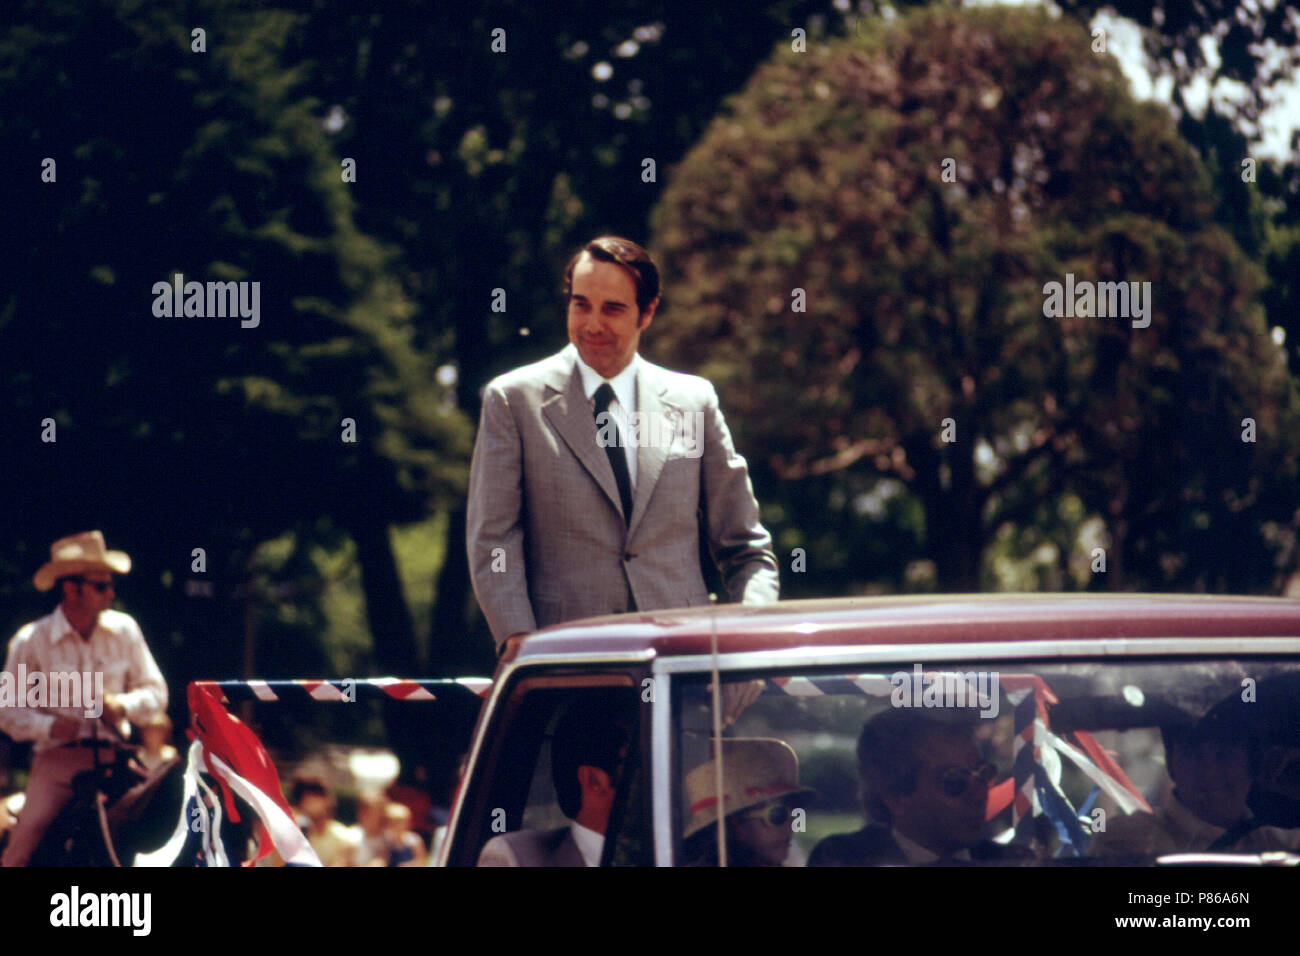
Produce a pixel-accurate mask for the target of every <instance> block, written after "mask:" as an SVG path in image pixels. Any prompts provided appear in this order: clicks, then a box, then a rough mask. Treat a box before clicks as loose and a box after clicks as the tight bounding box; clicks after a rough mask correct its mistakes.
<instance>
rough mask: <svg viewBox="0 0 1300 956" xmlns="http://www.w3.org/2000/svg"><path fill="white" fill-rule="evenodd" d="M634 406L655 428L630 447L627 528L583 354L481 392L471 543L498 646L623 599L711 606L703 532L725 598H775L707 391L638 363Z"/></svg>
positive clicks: (740, 472)
mask: <svg viewBox="0 0 1300 956" xmlns="http://www.w3.org/2000/svg"><path fill="white" fill-rule="evenodd" d="M637 406H638V408H637V411H638V417H639V419H640V420H641V421H642V422H644V423H646V424H647V425H650V426H653V427H647V428H646V429H645V432H647V435H645V436H643V438H642V440H641V441H640V442H639V443H638V445H637V447H636V448H635V452H636V454H637V456H638V457H637V479H636V486H635V488H634V489H633V504H632V520H631V525H630V526H628V525H627V524H625V522H624V519H623V509H622V505H621V503H620V501H619V495H618V486H617V484H616V483H615V481H614V471H613V469H612V468H611V467H610V464H609V459H608V457H607V456H606V453H605V450H604V449H603V448H601V447H600V445H599V444H598V442H597V435H596V424H595V422H594V420H593V418H592V404H591V403H590V402H589V401H588V399H587V397H586V395H585V394H584V393H583V389H582V376H581V375H580V374H579V372H578V367H577V350H576V349H575V348H574V347H573V346H572V345H570V346H568V347H566V348H565V349H563V350H562V351H560V352H559V353H557V354H555V355H552V356H551V357H550V358H547V359H543V360H542V361H540V362H535V363H534V364H532V365H526V366H524V367H523V368H519V369H516V370H514V371H513V372H508V373H506V374H505V375H502V376H500V377H499V378H496V379H494V380H493V381H492V382H491V383H489V384H488V386H487V389H486V391H485V392H484V395H483V414H482V418H481V420H480V423H479V431H478V439H477V441H476V443H475V445H474V460H473V464H472V466H471V469H470V486H469V509H468V511H469V514H468V529H467V530H468V533H467V536H466V537H467V544H468V548H469V566H470V573H471V575H472V578H473V582H474V593H475V594H476V595H477V597H478V602H479V606H480V607H482V609H483V613H484V615H485V616H486V617H487V621H488V625H489V626H490V627H491V629H492V634H493V636H494V637H495V638H496V641H497V645H498V646H500V645H501V643H502V642H503V641H505V639H506V638H507V637H509V636H510V635H511V634H514V633H517V632H520V631H533V630H536V629H537V628H539V627H545V626H546V625H548V624H556V623H559V622H561V621H569V620H574V619H576V618H582V617H591V616H594V615H599V614H617V613H622V612H624V611H628V610H631V609H632V608H631V605H630V603H629V599H631V600H634V601H635V607H636V609H637V610H641V611H648V610H656V609H660V608H670V607H687V606H693V605H700V604H707V603H708V602H709V594H708V590H707V588H706V586H705V582H704V576H703V572H702V569H701V567H700V549H699V540H700V528H701V523H703V527H704V530H705V533H706V537H707V539H708V542H709V546H710V549H711V550H712V552H713V555H714V557H715V559H716V561H717V563H718V566H719V568H720V569H721V571H722V574H723V578H724V580H725V582H726V588H727V594H728V596H729V598H730V600H732V601H736V602H744V603H765V602H769V601H775V600H776V599H777V595H778V590H779V580H778V576H777V565H776V556H775V555H774V554H773V552H772V539H771V536H770V535H769V534H768V533H767V531H766V530H765V529H764V528H763V526H762V524H761V523H760V522H759V516H758V502H757V501H755V500H754V490H753V486H752V485H751V484H750V481H749V470H748V468H747V466H746V465H745V459H744V458H742V457H741V456H740V455H739V454H737V453H736V449H735V447H734V446H733V445H732V443H731V433H730V432H729V431H728V430H727V424H726V422H725V421H724V420H723V417H722V412H721V411H720V410H719V408H718V396H717V393H716V392H715V391H714V389H713V386H712V385H711V384H710V383H709V382H708V381H706V380H705V379H702V378H700V377H698V376H695V375H684V374H681V373H678V372H670V371H668V370H667V369H664V368H661V367H659V366H657V365H652V364H651V363H649V362H646V361H645V360H644V359H643V360H642V361H641V366H640V371H639V373H638V374H637ZM624 438H625V440H626V441H628V442H629V444H630V443H631V441H632V439H633V436H632V435H631V434H629V435H626V436H624ZM632 450H633V449H631V448H629V449H628V451H629V452H631V451H632Z"/></svg>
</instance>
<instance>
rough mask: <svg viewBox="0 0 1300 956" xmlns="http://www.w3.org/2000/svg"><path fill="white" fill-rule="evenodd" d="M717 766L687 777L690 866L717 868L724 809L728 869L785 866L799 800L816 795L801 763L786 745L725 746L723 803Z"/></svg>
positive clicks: (753, 741) (740, 741)
mask: <svg viewBox="0 0 1300 956" xmlns="http://www.w3.org/2000/svg"><path fill="white" fill-rule="evenodd" d="M717 770H718V768H717V763H716V761H715V759H710V760H709V761H707V762H706V763H704V764H701V765H700V766H698V767H696V768H695V769H694V770H692V771H691V772H690V773H688V774H687V775H686V801H687V811H688V813H689V814H690V818H689V819H688V821H687V823H686V830H685V833H684V834H683V837H684V842H683V846H682V857H683V860H684V862H685V863H686V864H687V865H688V866H689V865H693V866H717V865H718V861H719V859H720V855H719V852H718V842H719V841H718V833H717V822H718V816H719V809H721V811H722V813H723V814H724V815H725V817H726V824H725V825H726V828H727V832H726V847H727V865H728V866H783V865H787V864H788V862H789V857H790V840H791V836H792V834H793V832H794V831H793V826H792V825H791V817H792V810H793V805H794V798H795V797H796V796H807V795H809V794H812V793H813V790H812V789H811V788H809V787H801V786H799V758H798V756H797V755H796V754H795V752H794V750H793V749H792V748H791V747H790V745H789V744H787V743H786V742H785V741H783V740H775V739H770V738H763V737H753V738H745V737H731V738H724V739H723V741H722V771H723V782H722V791H721V799H719V790H718V783H717V776H718V775H717Z"/></svg>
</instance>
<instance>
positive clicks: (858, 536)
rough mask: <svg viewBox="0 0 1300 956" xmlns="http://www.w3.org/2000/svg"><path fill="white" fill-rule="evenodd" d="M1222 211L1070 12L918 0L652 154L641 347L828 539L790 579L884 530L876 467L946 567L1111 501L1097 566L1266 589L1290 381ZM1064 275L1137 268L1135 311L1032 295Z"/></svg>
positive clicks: (828, 571) (960, 582)
mask: <svg viewBox="0 0 1300 956" xmlns="http://www.w3.org/2000/svg"><path fill="white" fill-rule="evenodd" d="M945 169H952V170H953V171H954V173H955V176H952V177H949V178H952V179H954V180H955V181H951V182H949V181H945V177H944V175H943V174H944V171H945ZM1213 212H1214V203H1213V199H1212V194H1211V192H1210V189H1209V178H1208V176H1207V174H1206V172H1205V170H1204V167H1203V166H1202V165H1201V163H1200V162H1199V161H1198V159H1197V157H1196V155H1195V153H1194V152H1193V150H1192V149H1191V148H1190V147H1189V146H1188V144H1187V143H1186V142H1185V141H1183V140H1182V139H1181V138H1180V137H1179V136H1178V134H1177V131H1176V130H1175V129H1174V126H1173V123H1172V121H1171V120H1170V119H1169V117H1168V116H1167V114H1165V113H1164V112H1163V111H1162V110H1161V109H1160V108H1159V107H1156V106H1154V105H1149V104H1138V103H1135V102H1134V101H1133V100H1132V98H1131V96H1130V95H1129V94H1128V92H1127V88H1126V84H1125V83H1124V81H1123V78H1122V76H1121V75H1120V73H1119V70H1118V68H1117V66H1116V65H1115V63H1114V61H1113V60H1111V59H1109V58H1107V57H1100V56H1097V55H1095V54H1093V53H1092V52H1091V50H1090V48H1089V42H1088V36H1087V34H1086V32H1084V31H1082V30H1081V29H1080V28H1079V27H1078V25H1077V24H1075V23H1073V22H1071V21H1060V20H1053V19H1051V18H1050V17H1048V16H1047V15H1046V14H1045V13H1043V12H1041V11H1034V10H1011V9H987V10H975V11H950V10H923V11H918V12H916V13H915V14H912V15H909V16H908V17H906V18H902V19H900V20H899V21H897V22H896V23H893V24H885V23H883V22H874V24H873V27H872V29H871V30H869V31H866V32H865V33H864V35H863V36H861V37H857V36H854V37H848V38H846V39H844V40H841V41H837V42H832V43H826V44H818V45H817V46H815V47H810V49H809V51H808V53H807V54H804V55H801V54H795V53H791V52H789V50H788V48H785V49H781V48H778V52H777V53H776V55H774V56H773V58H772V59H771V60H770V61H769V62H768V63H767V64H765V65H764V66H763V67H761V68H760V69H759V71H758V72H757V73H756V74H755V76H754V78H753V79H752V80H751V82H750V83H749V84H748V86H747V87H746V89H745V91H744V92H743V93H741V94H740V95H738V96H736V97H734V98H733V99H732V100H731V102H730V104H729V109H728V111H727V112H726V113H725V114H724V115H723V116H720V117H719V118H718V119H717V120H716V121H715V122H714V123H713V125H712V126H711V127H710V128H709V130H708V131H707V132H706V133H705V135H704V137H703V138H702V140H701V142H700V143H699V145H698V146H697V147H696V148H695V149H694V150H692V152H691V153H690V155H689V156H688V157H687V158H686V159H685V160H684V161H683V162H682V163H681V164H680V166H678V167H677V168H676V169H675V170H674V171H673V175H672V178H671V182H670V185H669V187H668V189H667V190H666V191H665V195H664V199H663V201H662V204H661V206H660V207H659V208H658V209H657V210H656V219H655V247H656V249H657V250H658V252H659V253H660V255H661V257H662V260H661V261H662V262H663V264H664V265H665V268H666V272H667V276H668V279H667V282H668V285H667V288H668V289H669V290H670V294H671V300H670V302H669V304H670V306H671V309H672V312H671V315H672V321H671V322H668V321H665V322H663V323H661V324H660V326H659V331H658V334H657V335H656V337H655V340H654V343H653V346H652V347H653V348H654V349H655V350H656V352H657V354H659V355H662V356H664V357H665V358H666V359H667V360H668V361H669V362H670V363H676V364H677V365H679V366H685V367H690V368H693V369H695V370H698V371H699V372H700V373H701V374H704V375H707V376H709V377H710V378H711V379H712V380H713V381H715V382H716V383H717V384H718V385H719V389H720V391H721V393H722V395H723V400H724V406H725V408H726V409H727V411H728V412H729V416H730V419H731V420H732V421H733V422H734V427H735V430H736V432H737V442H738V445H739V446H740V447H741V448H742V449H745V451H746V454H747V455H748V456H749V458H750V461H751V466H752V467H753V468H754V470H755V472H756V475H757V478H756V484H758V485H759V486H760V487H764V488H768V489H775V490H776V494H777V497H778V499H779V502H780V505H781V506H782V509H783V511H784V512H785V513H786V514H787V515H789V516H790V520H791V522H792V523H793V524H796V525H797V527H798V529H799V530H798V532H797V535H798V536H801V537H803V538H805V539H806V540H810V541H816V542H820V543H821V545H822V546H824V549H822V550H818V551H816V552H812V553H810V555H809V573H808V574H807V575H805V576H803V577H802V578H800V577H799V576H796V575H789V576H787V577H786V580H787V581H788V582H790V583H791V584H792V586H793V589H799V588H806V589H807V590H808V591H811V592H813V593H818V592H820V593H840V592H842V591H843V590H844V589H845V584H846V577H847V578H848V579H849V580H854V579H856V580H858V581H861V580H862V579H863V578H864V577H867V575H865V574H860V575H853V574H852V573H851V572H848V573H847V574H846V573H845V569H851V568H854V567H855V566H861V565H862V564H864V563H865V561H864V559H867V557H868V555H870V554H871V544H870V542H871V541H872V540H873V539H874V538H878V537H881V536H883V537H885V538H886V539H887V540H889V541H890V543H891V544H894V543H896V542H897V539H898V535H899V532H900V530H901V529H900V528H899V527H898V526H897V525H894V524H893V523H891V522H889V521H882V520H880V519H879V518H873V517H872V516H870V514H869V513H868V511H866V510H865V509H864V510H863V511H860V512H858V513H855V511H854V509H851V508H848V507H844V506H843V504H841V503H847V502H852V501H855V500H857V499H858V496H860V495H861V494H862V493H863V492H864V491H869V489H870V488H871V487H872V486H873V484H874V483H875V482H876V481H877V480H879V479H882V478H885V477H889V478H893V479H894V480H896V481H898V482H901V483H903V484H904V485H905V486H906V488H907V489H908V493H909V495H910V496H913V497H914V499H915V500H916V501H917V502H918V503H919V505H920V507H921V509H922V511H923V513H924V532H923V534H924V546H923V549H922V550H923V553H924V555H925V556H926V557H928V558H930V559H931V560H933V561H934V563H935V565H936V567H937V573H938V576H939V583H940V586H942V587H945V588H959V589H978V588H979V587H981V586H992V585H995V584H997V583H998V582H999V580H1000V575H999V576H995V577H989V576H988V572H987V569H986V566H985V564H984V562H985V558H986V556H985V549H986V547H987V546H988V544H989V542H990V541H991V540H992V538H993V536H994V534H995V533H996V532H997V531H998V529H999V528H1000V527H1001V526H1002V525H1003V524H1004V523H1007V522H1011V523H1013V524H1016V525H1024V524H1028V523H1031V522H1034V521H1035V520H1038V521H1041V520H1043V518H1042V514H1041V513H1040V512H1039V509H1040V506H1042V505H1046V506H1048V507H1049V508H1053V509H1054V508H1055V507H1056V505H1055V504H1053V503H1054V502H1058V501H1063V500H1065V497H1066V496H1072V497H1073V498H1074V499H1077V500H1078V501H1081V502H1082V503H1083V507H1084V509H1085V512H1086V514H1087V515H1089V516H1099V517H1101V518H1102V519H1103V520H1104V521H1105V522H1106V527H1107V532H1108V533H1107V538H1108V546H1109V548H1110V549H1111V552H1112V554H1111V561H1110V564H1109V567H1108V571H1107V575H1106V576H1105V577H1102V576H1097V578H1095V579H1094V581H1096V582H1098V583H1099V584H1100V586H1109V587H1137V586H1145V587H1150V588H1153V589H1163V588H1172V587H1185V588H1186V587H1199V588H1207V587H1208V588H1213V589H1220V588H1225V589H1241V590H1254V589H1259V588H1261V587H1270V586H1276V582H1275V579H1274V571H1275V569H1274V568H1273V566H1272V564H1271V563H1270V559H1269V554H1270V549H1269V548H1267V547H1264V546H1263V542H1262V536H1261V533H1260V532H1261V525H1262V523H1263V522H1264V521H1265V520H1267V519H1275V520H1283V519H1285V520H1289V518H1290V514H1289V512H1288V511H1286V509H1285V508H1284V507H1283V501H1284V498H1285V490H1286V489H1288V488H1292V489H1293V488H1294V472H1295V462H1296V456H1297V452H1298V451H1300V448H1298V447H1297V444H1296V437H1295V436H1296V430H1295V427H1294V425H1295V417H1294V416H1295V411H1296V405H1295V402H1296V399H1295V390H1294V386H1293V383H1292V382H1291V380H1290V379H1289V377H1288V375H1287V372H1286V367H1285V363H1284V361H1283V355H1282V352H1281V351H1280V350H1279V349H1278V348H1277V347H1276V346H1275V345H1274V344H1273V343H1272V342H1271V340H1270V338H1269V336H1268V334H1267V330H1266V328H1265V324H1264V321H1263V313H1262V310H1261V309H1260V307H1259V305H1258V295H1259V291H1260V288H1261V285H1262V275H1261V272H1260V270H1259V269H1258V268H1257V267H1255V266H1254V265H1253V264H1252V263H1251V262H1250V261H1249V260H1248V259H1247V258H1246V257H1245V256H1244V255H1243V254H1242V252H1241V251H1240V249H1239V248H1238V247H1237V246H1236V245H1235V244H1234V243H1233V242H1232V240H1231V239H1230V238H1229V237H1228V236H1227V235H1225V234H1224V232H1223V231H1222V230H1221V229H1220V228H1218V227H1217V226H1216V225H1215V224H1214V222H1213ZM1067 273H1073V274H1074V275H1075V276H1076V277H1078V278H1079V279H1085V280H1090V281H1094V282H1105V281H1115V280H1134V281H1137V280H1142V281H1150V282H1151V290H1152V299H1153V302H1154V308H1153V309H1152V312H1151V325H1150V327H1149V328H1144V329H1143V328H1133V327H1132V325H1131V323H1130V321H1129V320H1128V319H1126V318H1115V317H1109V318H1096V317H1082V318H1069V317H1061V318H1049V317H1045V315H1044V298H1045V295H1044V293H1045V291H1046V290H1045V288H1044V287H1045V284H1046V283H1048V282H1052V281H1057V282H1064V281H1065V277H1066V274H1067ZM797 289H802V290H804V292H805V293H806V296H807V311H806V313H798V312H795V311H793V309H792V306H793V303H794V301H795V298H794V296H795V290H797ZM1246 417H1252V418H1254V419H1255V420H1256V421H1257V423H1258V441H1257V442H1256V443H1254V444H1245V443H1243V442H1242V441H1241V430H1242V426H1241V420H1242V419H1243V418H1246ZM946 418H952V419H953V420H954V422H955V427H956V441H955V442H953V443H946V442H944V441H943V440H942V438H941V430H942V427H943V424H942V423H943V421H944V419H946ZM828 505H829V507H828ZM1074 524H1075V526H1076V527H1078V526H1079V524H1080V522H1079V521H1075V522H1074ZM776 534H777V536H778V539H779V540H788V539H791V538H792V537H793V536H794V535H792V533H791V532H789V531H788V530H787V529H786V528H784V527H778V528H777V529H776ZM1053 536H1054V537H1056V538H1058V539H1060V535H1059V534H1057V533H1053ZM1027 543H1029V544H1030V545H1031V546H1032V547H1031V550H1032V549H1033V548H1037V547H1038V543H1037V542H1027ZM1060 546H1063V548H1064V555H1063V557H1062V560H1063V561H1064V562H1066V563H1067V564H1068V562H1069V561H1070V560H1071V559H1072V552H1073V551H1074V549H1075V548H1077V546H1078V543H1077V542H1076V541H1065V540H1061V541H1060V545H1059V546H1058V547H1060ZM901 567H902V564H901V561H900V562H898V563H896V564H895V567H894V569H893V573H892V575H891V578H892V580H893V582H894V584H895V586H900V585H901V583H902V582H901V580H900V579H899V577H898V574H899V571H900V570H901ZM1061 580H1062V583H1063V585H1065V586H1068V584H1069V581H1067V580H1065V579H1064V578H1062V579H1061ZM1103 582H1104V583H1103ZM1094 586H1097V584H1094ZM787 590H790V589H789V588H788V589H787Z"/></svg>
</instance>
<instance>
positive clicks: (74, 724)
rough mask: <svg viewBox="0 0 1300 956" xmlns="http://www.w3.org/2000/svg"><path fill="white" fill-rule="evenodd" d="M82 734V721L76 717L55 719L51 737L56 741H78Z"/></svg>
mask: <svg viewBox="0 0 1300 956" xmlns="http://www.w3.org/2000/svg"><path fill="white" fill-rule="evenodd" d="M80 733H81V721H79V720H78V719H77V718H76V717H55V718H54V726H53V727H51V728H50V736H51V737H53V738H54V739H55V740H64V741H67V740H76V739H77V737H78V735H80Z"/></svg>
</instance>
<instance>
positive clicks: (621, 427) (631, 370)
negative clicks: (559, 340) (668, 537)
mask: <svg viewBox="0 0 1300 956" xmlns="http://www.w3.org/2000/svg"><path fill="white" fill-rule="evenodd" d="M569 348H571V349H573V351H574V357H575V358H576V359H577V360H578V374H579V375H581V376H582V391H583V394H585V395H586V396H587V401H588V402H590V403H591V411H592V415H593V419H594V416H595V413H596V389H598V388H600V386H601V385H602V384H603V383H605V382H608V383H609V385H610V387H611V388H613V389H614V401H612V402H610V403H609V414H610V416H611V417H612V418H613V419H614V424H615V425H617V426H618V433H619V434H620V435H621V436H623V442H624V445H623V454H624V455H625V456H626V457H627V474H628V478H629V479H630V480H631V485H632V490H633V491H635V490H636V450H635V449H633V450H632V452H631V454H629V453H628V448H627V444H626V443H627V440H628V434H629V432H628V426H627V423H628V421H629V416H630V415H635V414H636V373H637V367H638V366H639V365H640V364H641V356H640V355H638V354H637V353H635V352H633V353H632V361H630V362H628V363H627V368H625V369H623V371H621V372H619V373H618V374H617V375H615V376H614V377H613V378H604V377H603V376H602V375H601V374H600V373H599V372H597V371H596V370H595V369H594V368H592V367H591V366H590V365H588V364H587V363H586V362H584V361H583V360H582V356H581V355H578V354H577V352H578V350H577V348H576V347H574V346H573V345H570V346H569Z"/></svg>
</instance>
